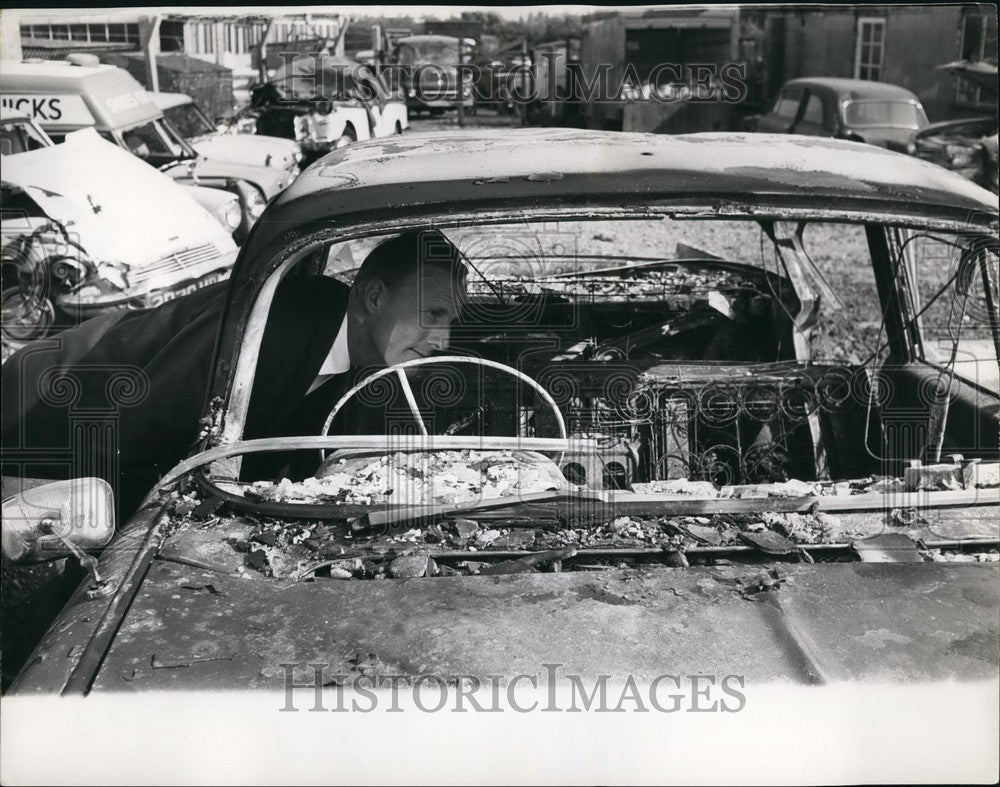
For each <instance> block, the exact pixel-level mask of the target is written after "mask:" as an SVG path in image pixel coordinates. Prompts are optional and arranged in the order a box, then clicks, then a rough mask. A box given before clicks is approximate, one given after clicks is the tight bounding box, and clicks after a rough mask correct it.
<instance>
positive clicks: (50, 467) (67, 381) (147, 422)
mask: <svg viewBox="0 0 1000 787" xmlns="http://www.w3.org/2000/svg"><path fill="white" fill-rule="evenodd" d="M348 292H349V288H348V287H347V286H346V285H344V284H342V283H340V282H337V281H335V280H333V279H330V278H327V277H319V276H303V277H295V278H289V279H288V280H286V281H284V282H282V284H281V285H280V286H279V288H278V291H277V294H276V296H275V301H274V303H273V304H272V308H271V312H270V315H269V317H268V322H267V327H266V329H265V333H264V337H263V340H262V344H261V349H260V355H259V358H258V364H257V373H256V375H255V379H254V385H253V393H252V396H251V400H250V406H249V412H248V414H247V421H246V424H245V428H244V434H243V436H244V439H251V438H254V437H265V436H269V435H278V434H306V433H310V431H311V432H312V433H314V434H318V433H319V429H320V427H321V426H322V421H323V417H324V416H325V414H326V413H328V412H329V406H327V405H328V404H329V405H331V406H332V404H333V403H334V402H335V401H336V396H337V395H339V393H340V392H341V391H342V390H343V385H342V381H339V378H334V380H333V381H331V383H328V384H325V385H323V386H321V388H320V389H318V390H317V391H316V392H315V393H314V394H313V395H311V396H309V397H308V399H307V398H306V397H307V391H308V389H309V386H310V385H311V384H312V382H313V381H314V380H315V378H316V374H317V372H318V371H319V369H320V367H321V365H322V363H323V360H324V359H325V357H326V355H327V353H328V352H329V350H330V347H331V346H332V344H333V341H334V339H335V338H336V334H337V330H338V329H339V328H340V324H341V321H342V319H343V316H344V313H345V311H346V309H347V296H348ZM226 294H227V285H226V283H222V284H220V285H214V286H211V287H206V288H204V289H202V290H199V291H197V292H194V293H192V294H191V295H188V296H185V297H182V298H178V299H177V300H174V301H171V302H168V303H166V304H164V305H162V306H160V307H158V308H155V309H146V310H141V311H133V312H123V313H121V312H120V313H115V314H108V315H102V316H100V317H95V318H93V319H91V320H88V321H86V322H84V323H82V324H81V325H79V326H78V327H76V328H73V329H71V330H68V331H65V332H63V333H61V334H59V335H57V336H55V337H53V338H51V339H46V340H42V341H40V342H35V343H33V344H30V345H28V346H26V347H24V348H22V349H21V350H19V351H18V352H17V353H15V354H14V355H13V356H12V357H11V358H10V359H9V360H8V361H7V363H5V364H4V365H3V368H2V384H3V393H2V400H3V406H2V416H3V423H2V448H3V475H4V476H12V475H13V476H17V477H35V478H69V477H75V476H81V475H96V476H99V477H103V478H106V479H107V480H108V481H109V482H111V483H112V485H113V486H116V487H117V491H118V493H119V495H120V496H121V497H122V498H123V499H122V503H123V504H124V505H123V506H122V509H123V510H125V511H129V510H131V507H132V506H134V505H135V504H136V503H138V501H139V499H141V497H142V495H143V494H144V493H145V492H147V491H148V490H149V489H150V488H151V487H152V485H153V484H154V483H155V481H156V480H157V478H159V477H160V476H161V475H162V474H163V473H165V472H166V471H168V470H169V469H171V468H172V467H173V466H174V465H176V464H177V463H178V462H179V461H181V460H182V459H184V458H185V457H186V456H188V455H189V454H190V453H191V451H192V449H193V448H194V446H195V444H196V442H197V439H198V435H199V432H200V431H201V424H200V423H199V422H200V419H201V418H202V416H203V415H204V413H205V410H206V402H207V395H208V386H209V383H210V380H211V375H212V371H213V369H212V359H213V352H214V349H215V345H216V341H217V339H218V334H219V329H220V327H221V324H222V316H223V310H224V307H225V302H226ZM338 383H340V384H338ZM304 401H305V402H306V404H307V405H308V406H306V407H303V406H302V403H303V402H304ZM324 408H325V409H324ZM317 421H318V423H317ZM265 460H266V461H265ZM256 461H257V468H256V469H257V470H258V472H261V473H266V472H269V471H275V470H276V469H277V468H278V466H279V465H278V464H277V461H278V460H277V457H266V458H258V459H257V460H256ZM258 477H260V476H258Z"/></svg>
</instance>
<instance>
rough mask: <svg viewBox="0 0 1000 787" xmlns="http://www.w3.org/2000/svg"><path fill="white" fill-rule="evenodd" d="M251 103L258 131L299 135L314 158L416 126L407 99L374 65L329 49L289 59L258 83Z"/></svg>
mask: <svg viewBox="0 0 1000 787" xmlns="http://www.w3.org/2000/svg"><path fill="white" fill-rule="evenodd" d="M251 106H252V108H253V109H252V111H253V113H254V115H255V116H256V131H257V133H258V134H261V133H264V134H273V135H277V136H284V137H287V138H290V139H295V140H296V141H297V142H298V143H299V144H300V145H301V146H302V150H303V152H304V153H305V155H306V156H307V157H308V158H310V159H315V158H316V157H318V156H320V155H322V154H323V153H326V152H329V151H330V150H333V149H335V148H338V147H343V146H344V145H348V144H350V143H351V142H357V141H361V140H366V139H373V138H378V137H388V136H393V135H396V134H402V133H403V131H405V130H406V129H407V128H409V126H410V123H409V118H408V115H407V108H406V104H405V103H404V102H403V101H401V100H399V99H396V98H393V97H392V95H391V94H390V92H389V89H388V88H387V86H386V84H385V82H384V81H383V79H382V78H381V77H380V76H379V75H378V74H376V72H375V70H374V69H373V68H372V67H371V66H368V65H364V64H361V63H358V62H355V61H353V60H349V59H346V58H338V57H333V56H329V55H324V56H321V57H313V56H300V57H295V58H292V59H291V60H287V61H286V62H284V63H283V64H282V66H281V67H280V68H278V69H277V71H276V72H275V73H274V75H273V76H272V77H271V79H270V81H269V82H267V83H266V84H264V85H260V86H258V87H256V88H255V89H254V91H253V99H252V102H251Z"/></svg>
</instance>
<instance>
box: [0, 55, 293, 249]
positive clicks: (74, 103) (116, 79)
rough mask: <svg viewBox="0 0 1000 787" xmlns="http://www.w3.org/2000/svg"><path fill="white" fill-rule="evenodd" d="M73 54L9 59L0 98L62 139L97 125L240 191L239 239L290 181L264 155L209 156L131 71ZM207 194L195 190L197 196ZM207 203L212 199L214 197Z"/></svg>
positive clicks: (184, 178) (174, 167) (179, 168)
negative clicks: (253, 158) (257, 159)
mask: <svg viewBox="0 0 1000 787" xmlns="http://www.w3.org/2000/svg"><path fill="white" fill-rule="evenodd" d="M88 58H89V59H88ZM74 60H75V62H83V63H85V65H76V64H75V62H74V63H70V62H56V61H46V62H42V63H16V62H7V63H5V64H4V67H3V70H2V71H0V101H2V102H3V106H4V107H8V108H10V109H12V110H13V111H16V112H19V113H22V114H25V115H28V116H29V117H31V118H32V119H33V120H35V121H36V122H37V123H38V125H39V126H41V127H42V128H43V129H44V130H45V131H46V132H47V133H48V134H49V136H50V137H52V139H53V140H54V141H55V142H57V143H58V142H62V140H63V138H64V137H65V135H66V134H67V133H68V132H70V131H75V130H78V129H81V128H90V127H93V128H94V129H95V130H96V131H97V133H98V134H100V135H101V136H102V137H104V138H105V139H106V140H108V141H109V142H113V143H114V144H116V145H118V146H119V147H121V148H123V149H124V150H127V151H129V152H131V153H133V154H134V155H136V156H138V157H139V158H140V159H142V160H143V161H145V162H146V163H147V164H150V165H152V166H154V167H156V168H157V169H159V170H160V171H162V172H164V173H166V174H167V175H169V176H170V177H171V178H173V179H174V180H176V181H177V182H178V183H181V184H184V185H192V186H199V187H205V188H216V189H219V190H221V191H226V192H230V193H232V194H235V195H236V197H237V199H238V200H239V203H240V209H241V211H242V220H241V223H240V225H239V227H238V228H237V230H236V232H235V233H234V238H235V239H236V241H237V242H238V243H242V242H243V240H244V239H245V238H246V235H247V233H248V232H249V231H250V228H251V227H252V226H253V223H254V222H255V221H256V220H257V217H258V216H260V214H261V212H262V211H263V209H264V206H265V204H266V203H267V200H269V199H271V198H272V197H273V196H274V195H275V194H277V193H278V192H279V191H281V189H283V188H284V187H285V186H286V185H288V182H289V181H290V176H289V175H286V174H285V173H282V172H278V171H276V170H275V169H274V168H272V167H269V166H264V164H263V162H261V163H260V164H248V163H246V162H242V163H234V162H232V161H225V160H218V159H209V158H205V157H204V156H202V155H200V154H199V153H197V152H196V151H195V149H194V148H193V147H192V146H191V144H190V143H189V142H188V141H187V139H185V138H184V135H183V134H181V133H180V132H179V131H178V130H177V129H176V128H174V126H173V125H172V124H171V123H170V122H169V121H168V120H166V119H165V118H164V117H163V113H162V112H161V111H160V110H159V108H157V106H156V104H155V103H154V102H153V100H152V98H151V97H150V94H149V93H147V92H146V91H145V90H144V89H143V88H142V86H141V85H140V84H139V83H138V82H136V81H135V79H133V78H132V76H131V75H130V74H129V73H128V72H127V71H125V70H124V69H121V68H116V67H114V66H109V65H102V64H99V63H96V61H94V59H93V56H80V57H77V58H74ZM92 61H93V62H92ZM204 194H205V192H203V191H193V192H192V195H193V196H194V197H195V198H196V199H199V200H201V199H202V197H203V195H204ZM212 202H214V200H212ZM202 204H205V206H206V207H209V208H210V207H211V202H208V203H206V202H203V203H202Z"/></svg>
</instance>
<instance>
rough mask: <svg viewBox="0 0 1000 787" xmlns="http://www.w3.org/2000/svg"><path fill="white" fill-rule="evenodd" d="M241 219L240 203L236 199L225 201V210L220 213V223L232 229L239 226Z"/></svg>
mask: <svg viewBox="0 0 1000 787" xmlns="http://www.w3.org/2000/svg"><path fill="white" fill-rule="evenodd" d="M242 221H243V212H242V211H241V210H240V203H239V202H238V201H236V200H233V201H232V202H227V203H226V209H225V212H224V213H223V214H222V223H223V224H224V225H225V226H226V227H229V229H230V231H233V230H236V229H238V228H239V226H240V223H241V222H242Z"/></svg>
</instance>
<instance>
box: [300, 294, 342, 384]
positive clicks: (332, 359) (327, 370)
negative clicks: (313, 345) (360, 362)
mask: <svg viewBox="0 0 1000 787" xmlns="http://www.w3.org/2000/svg"><path fill="white" fill-rule="evenodd" d="M350 368H351V354H350V352H349V351H348V349H347V315H346V314H345V315H344V319H343V320H342V321H341V323H340V330H339V331H337V338H336V339H334V340H333V346H332V347H331V348H330V352H329V353H328V354H327V356H326V360H324V361H323V365H322V366H320V367H319V372H318V374H317V375H316V379H315V380H313V384H312V385H311V386H309V391H308V393H312V392H313V391H315V390H316V389H317V388H319V387H320V386H321V385H322V384H323V383H325V382H326V381H327V380H329V379H330V378H331V377H333V376H334V375H337V374H343V373H344V372H346V371H347V370H348V369H350ZM307 395H308V394H307Z"/></svg>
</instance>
